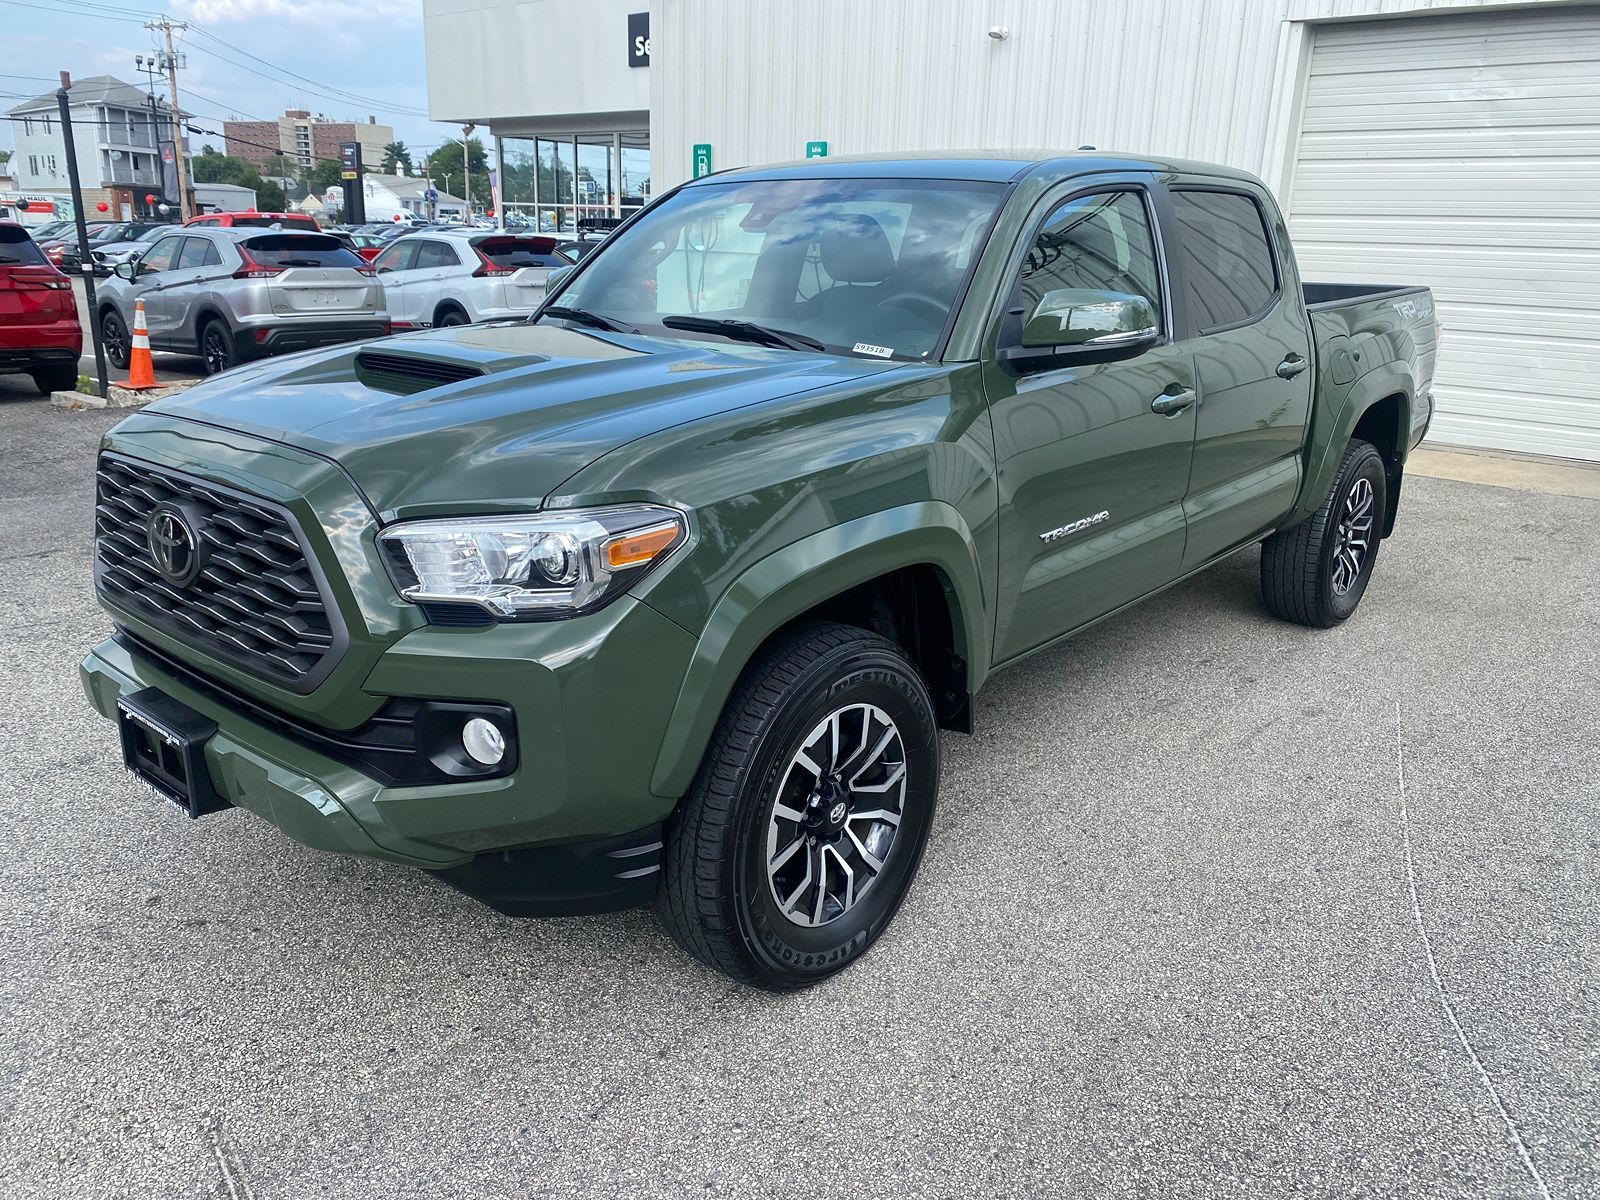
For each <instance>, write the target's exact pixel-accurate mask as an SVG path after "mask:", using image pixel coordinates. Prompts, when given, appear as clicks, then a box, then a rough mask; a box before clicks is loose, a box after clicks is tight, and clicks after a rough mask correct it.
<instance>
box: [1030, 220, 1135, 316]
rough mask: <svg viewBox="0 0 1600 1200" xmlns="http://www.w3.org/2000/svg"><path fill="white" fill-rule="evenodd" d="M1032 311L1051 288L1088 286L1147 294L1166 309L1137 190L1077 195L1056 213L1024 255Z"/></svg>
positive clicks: (1047, 221)
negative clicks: (1162, 301)
mask: <svg viewBox="0 0 1600 1200" xmlns="http://www.w3.org/2000/svg"><path fill="white" fill-rule="evenodd" d="M1020 285H1021V291H1022V303H1023V306H1024V308H1025V309H1026V311H1027V312H1030V313H1031V312H1032V311H1033V309H1034V307H1035V306H1036V305H1037V304H1038V303H1039V301H1040V300H1041V299H1042V298H1043V297H1044V294H1045V293H1046V292H1055V291H1060V290H1061V289H1063V288H1088V289H1091V290H1093V291H1097V292H1123V293H1126V294H1129V295H1134V296H1143V297H1144V298H1145V299H1146V300H1148V301H1150V303H1151V304H1153V305H1155V308H1156V312H1157V313H1158V314H1159V313H1160V312H1161V311H1162V309H1161V271H1160V268H1159V267H1158V265H1157V262H1156V245H1155V238H1154V237H1153V236H1152V234H1151V232H1150V218H1149V215H1148V214H1147V213H1146V211H1145V207H1144V199H1143V197H1141V196H1140V194H1139V193H1138V192H1105V193H1101V194H1099V195H1095V196H1078V197H1076V198H1074V199H1072V200H1068V201H1067V202H1066V203H1065V204H1063V205H1062V206H1061V207H1060V208H1058V209H1056V210H1055V211H1054V212H1052V213H1051V214H1050V216H1049V218H1048V219H1047V220H1046V221H1045V223H1044V228H1043V229H1041V230H1040V231H1039V236H1038V237H1036V238H1035V239H1034V241H1033V245H1032V246H1031V247H1029V249H1028V256H1027V257H1026V258H1025V259H1023V260H1022V277H1021V280H1020Z"/></svg>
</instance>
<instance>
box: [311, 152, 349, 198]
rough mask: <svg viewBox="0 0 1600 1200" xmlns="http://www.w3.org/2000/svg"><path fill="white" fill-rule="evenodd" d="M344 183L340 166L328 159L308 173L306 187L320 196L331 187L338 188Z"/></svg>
mask: <svg viewBox="0 0 1600 1200" xmlns="http://www.w3.org/2000/svg"><path fill="white" fill-rule="evenodd" d="M342 182H343V180H341V179H340V178H339V164H338V163H336V162H329V161H327V160H326V159H325V160H323V161H322V162H319V163H318V164H317V165H316V166H314V167H312V168H311V169H310V170H309V171H307V172H306V187H307V188H308V189H310V190H311V191H313V192H315V193H316V194H317V195H319V196H320V195H322V193H323V192H325V191H327V190H328V189H329V188H331V187H338V186H339V184H340V183H342Z"/></svg>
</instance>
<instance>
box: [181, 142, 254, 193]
mask: <svg viewBox="0 0 1600 1200" xmlns="http://www.w3.org/2000/svg"><path fill="white" fill-rule="evenodd" d="M190 170H191V172H192V174H193V176H194V181H195V182H196V183H236V184H238V185H239V186H240V187H251V186H253V185H251V184H250V183H248V182H246V177H247V176H248V177H250V178H254V179H257V180H259V179H260V178H261V176H260V175H259V174H258V173H257V172H256V169H255V168H254V167H252V166H251V165H250V164H249V163H247V162H245V161H244V159H242V158H232V157H230V156H229V155H226V154H218V153H217V152H216V150H214V149H213V148H212V147H210V146H206V147H204V148H203V149H202V150H201V151H200V153H199V154H196V155H195V156H194V158H192V159H191V160H190Z"/></svg>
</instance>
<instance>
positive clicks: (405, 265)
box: [372, 241, 417, 274]
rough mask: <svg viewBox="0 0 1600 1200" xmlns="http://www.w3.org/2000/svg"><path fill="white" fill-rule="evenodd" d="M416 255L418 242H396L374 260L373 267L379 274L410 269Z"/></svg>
mask: <svg viewBox="0 0 1600 1200" xmlns="http://www.w3.org/2000/svg"><path fill="white" fill-rule="evenodd" d="M416 257H417V243H416V242H411V241H403V242H396V243H395V244H394V245H392V246H390V247H389V248H388V249H387V250H385V251H384V252H383V253H381V254H379V255H378V257H377V258H375V259H373V260H372V269H373V270H374V271H377V272H378V273H379V274H384V273H385V272H388V271H409V270H410V269H411V263H412V261H413V260H414V259H415V258H416Z"/></svg>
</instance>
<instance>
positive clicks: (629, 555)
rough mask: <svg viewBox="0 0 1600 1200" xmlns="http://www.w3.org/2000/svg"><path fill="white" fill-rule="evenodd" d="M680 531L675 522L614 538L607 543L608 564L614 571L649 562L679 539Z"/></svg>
mask: <svg viewBox="0 0 1600 1200" xmlns="http://www.w3.org/2000/svg"><path fill="white" fill-rule="evenodd" d="M679 532H680V531H679V527H678V525H677V523H676V522H674V523H673V524H670V525H660V526H657V527H656V528H655V529H644V530H641V531H640V532H638V533H629V534H624V535H623V536H622V537H618V538H612V539H611V540H610V541H609V542H607V543H606V545H605V554H606V566H608V567H610V568H611V569H612V570H613V571H620V570H622V569H623V568H624V567H637V566H639V565H640V564H641V563H647V562H649V561H650V560H651V559H652V558H654V557H655V556H656V555H658V554H660V553H661V552H662V551H663V550H665V549H666V548H667V547H668V546H670V545H672V543H673V542H675V541H677V540H678V534H679Z"/></svg>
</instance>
